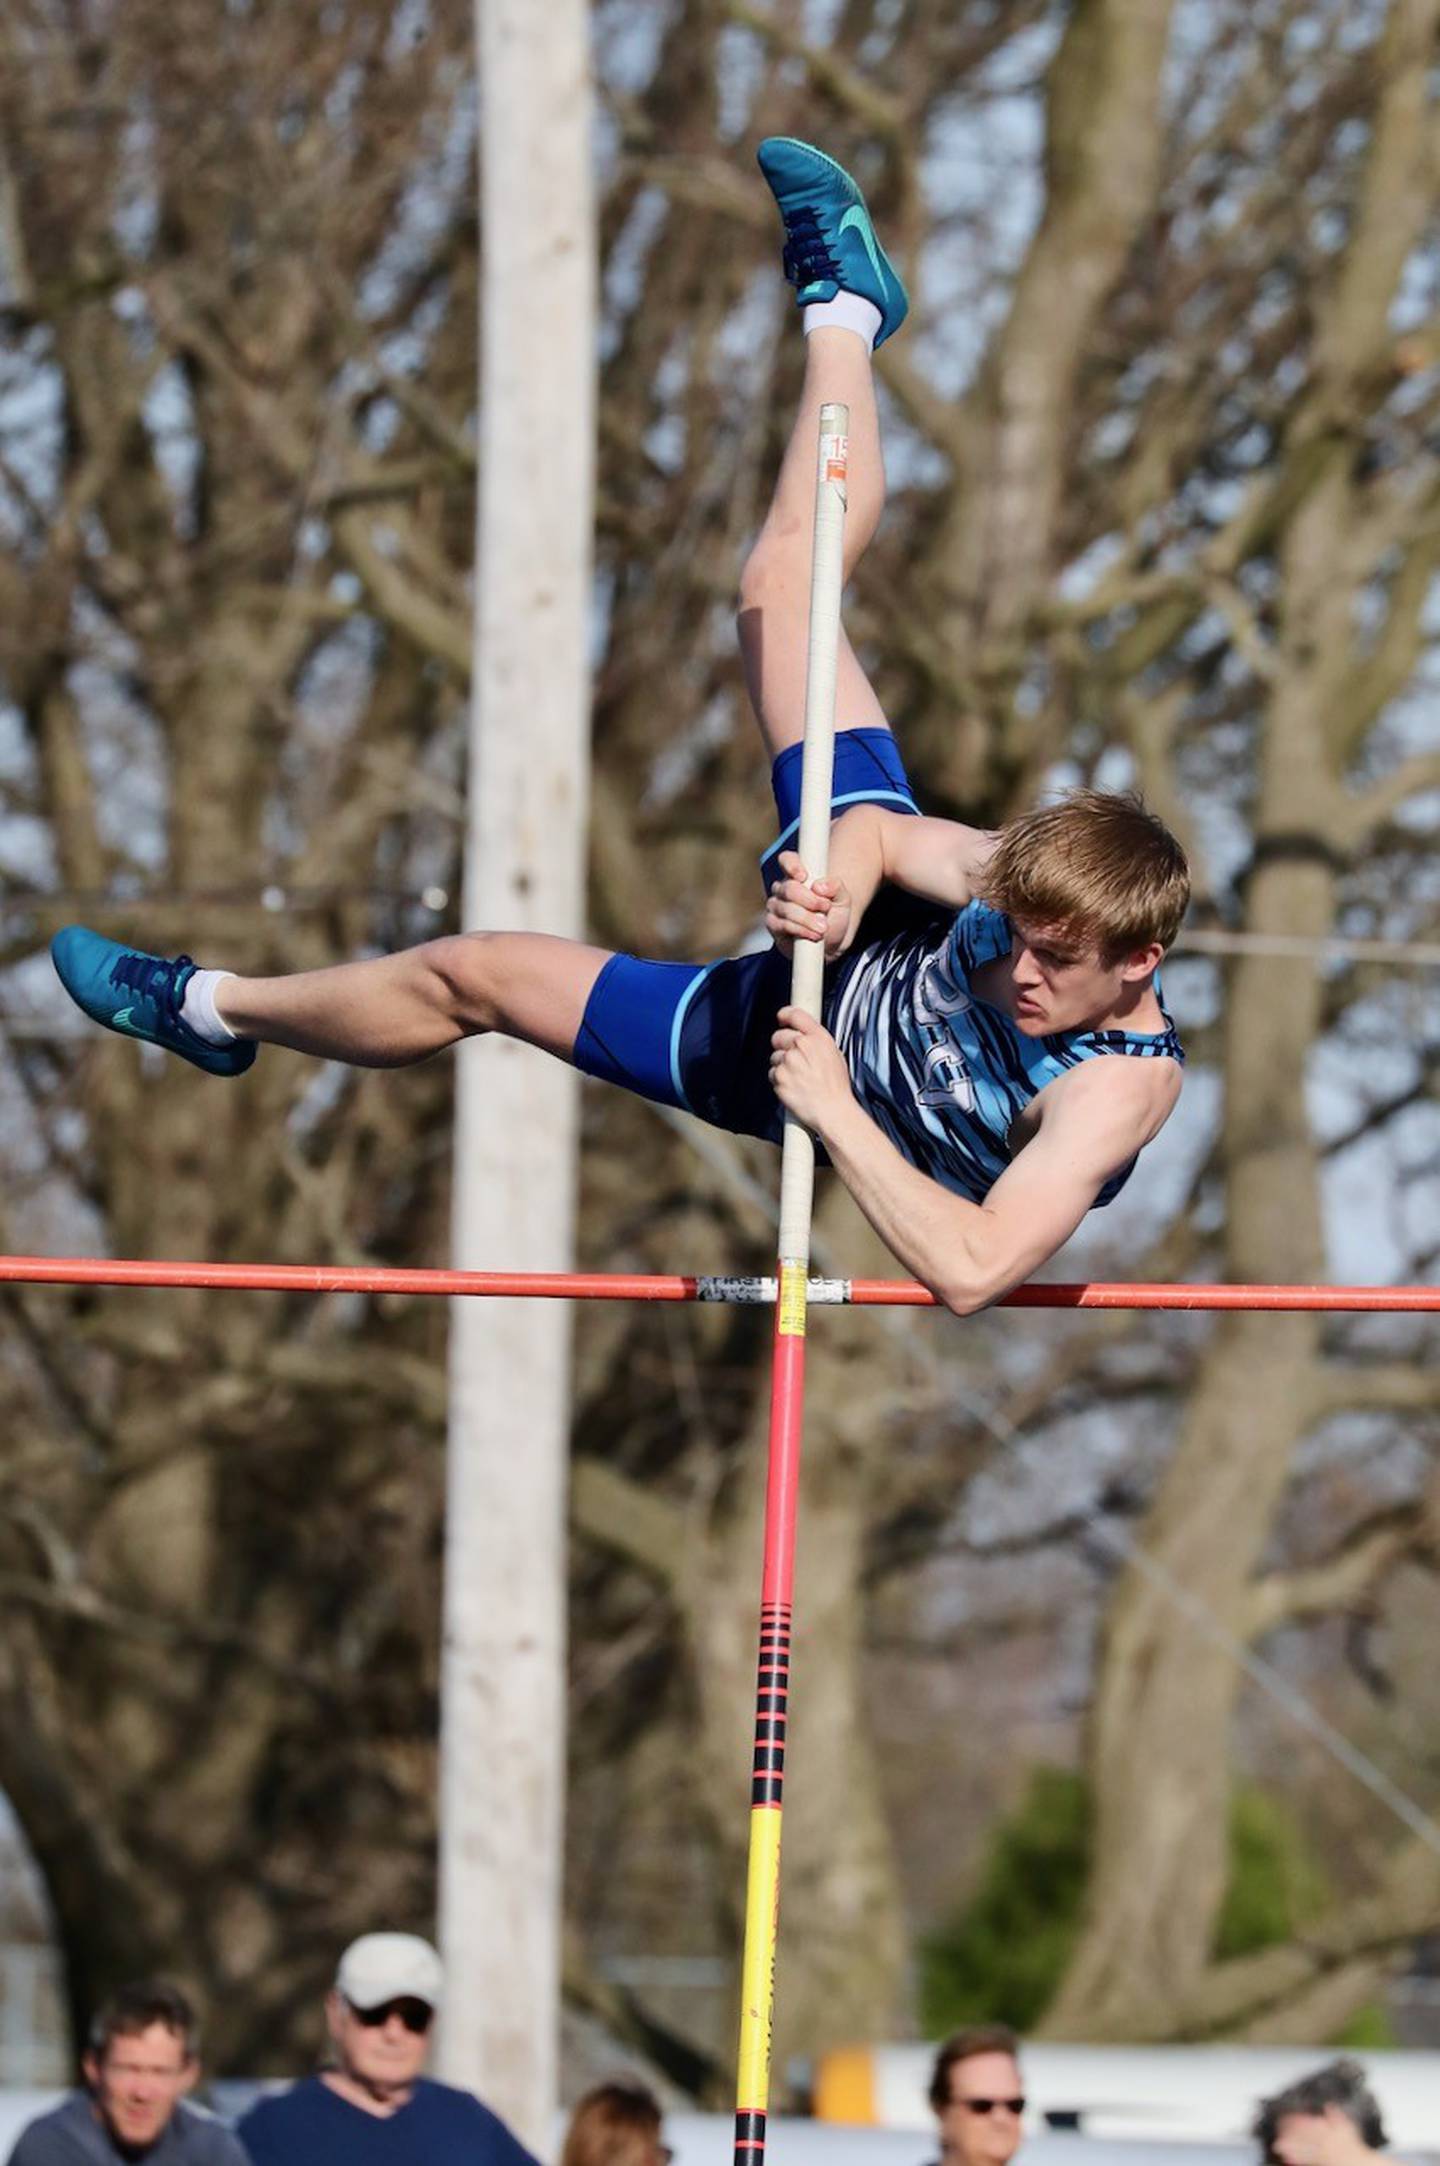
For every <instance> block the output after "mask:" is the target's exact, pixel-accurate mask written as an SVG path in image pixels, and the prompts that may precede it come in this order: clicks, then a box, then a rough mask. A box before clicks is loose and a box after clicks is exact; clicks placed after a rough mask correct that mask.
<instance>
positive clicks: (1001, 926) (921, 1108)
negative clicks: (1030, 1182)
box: [825, 902, 1185, 1203]
mask: <svg viewBox="0 0 1440 2166" xmlns="http://www.w3.org/2000/svg"><path fill="white" fill-rule="evenodd" d="M1010 946H1011V930H1010V920H1009V919H1008V918H1007V917H1005V916H1004V915H1003V914H1002V913H1001V912H1000V911H998V910H992V909H991V907H990V905H989V904H988V903H983V902H972V903H968V904H967V905H966V907H965V908H964V909H963V910H960V911H957V912H956V914H955V915H954V917H953V918H947V917H945V916H939V917H935V918H932V919H930V920H928V922H922V923H920V924H918V925H917V924H915V923H914V922H911V923H910V924H908V925H905V926H903V927H902V929H901V930H900V931H898V932H896V933H893V934H891V935H890V937H888V938H881V939H879V940H877V941H875V942H873V943H872V944H870V945H868V946H866V947H864V948H861V949H860V950H859V951H858V952H857V953H856V954H854V956H853V957H850V958H847V959H846V963H845V964H843V965H842V966H841V969H840V971H839V972H838V973H837V976H836V979H835V980H834V982H833V984H832V986H831V988H830V989H829V990H828V991H827V997H826V1012H825V1020H826V1023H827V1025H828V1026H829V1029H830V1031H831V1034H832V1035H833V1037H834V1039H835V1041H836V1043H837V1044H838V1046H839V1048H840V1050H841V1052H842V1053H843V1054H844V1056H845V1063H846V1066H847V1067H848V1068H849V1070H850V1080H851V1084H852V1086H853V1088H854V1091H855V1095H856V1097H857V1098H858V1099H859V1101H860V1103H861V1105H862V1106H864V1108H865V1110H866V1112H867V1113H868V1114H869V1115H870V1118H871V1119H872V1120H873V1121H874V1122H875V1123H876V1125H877V1127H879V1128H881V1129H882V1130H883V1131H884V1133H885V1134H886V1135H887V1136H888V1137H889V1138H890V1141H891V1142H892V1143H893V1144H894V1145H895V1147H896V1149H897V1150H898V1151H900V1152H901V1153H902V1155H903V1156H904V1157H906V1158H908V1159H909V1160H910V1163H911V1164H912V1165H914V1166H918V1167H919V1168H920V1170H921V1172H922V1173H928V1174H929V1175H930V1177H931V1179H932V1180H935V1181H938V1182H940V1184H941V1186H942V1187H944V1188H948V1189H952V1190H953V1191H954V1192H955V1194H956V1195H960V1196H965V1197H968V1198H969V1200H970V1201H971V1202H972V1203H979V1202H982V1201H983V1200H984V1198H985V1197H986V1196H987V1195H988V1194H989V1192H990V1190H991V1189H992V1188H993V1187H994V1185H995V1183H996V1181H998V1180H999V1178H1000V1176H1001V1174H1002V1173H1003V1172H1004V1171H1005V1168H1006V1167H1007V1166H1008V1165H1009V1163H1010V1159H1011V1155H1012V1153H1011V1147H1010V1131H1011V1129H1012V1127H1013V1126H1014V1124H1015V1122H1016V1120H1017V1119H1018V1118H1019V1116H1020V1115H1021V1114H1022V1113H1023V1112H1024V1110H1025V1108H1026V1107H1027V1106H1028V1105H1029V1103H1030V1101H1031V1099H1032V1098H1034V1097H1035V1096H1036V1095H1037V1094H1038V1093H1039V1092H1040V1091H1042V1090H1043V1089H1044V1088H1045V1085H1046V1084H1047V1083H1053V1082H1054V1080H1055V1078H1056V1076H1059V1075H1063V1074H1064V1073H1065V1071H1066V1069H1067V1068H1074V1067H1076V1066H1078V1065H1079V1063H1080V1062H1081V1061H1085V1060H1094V1059H1096V1058H1099V1057H1101V1056H1105V1055H1117V1054H1118V1055H1120V1056H1122V1057H1123V1056H1125V1055H1129V1056H1131V1057H1132V1058H1137V1059H1142V1060H1143V1059H1156V1058H1160V1057H1164V1058H1168V1059H1170V1060H1176V1061H1183V1060H1184V1058H1185V1055H1184V1052H1183V1050H1182V1048H1181V1045H1180V1040H1179V1038H1178V1037H1177V1036H1176V1034H1175V1026H1174V1024H1173V1023H1172V1022H1171V1020H1170V1017H1169V1015H1168V1013H1166V1011H1165V1009H1164V1006H1163V1004H1162V1007H1161V1013H1162V1015H1164V1016H1165V1029H1164V1030H1161V1031H1134V1030H1079V1031H1060V1032H1057V1033H1055V1034H1053V1035H1051V1036H1048V1037H1041V1038H1032V1037H1029V1036H1027V1035H1026V1033H1025V1032H1024V1031H1022V1030H1021V1029H1020V1028H1019V1027H1018V1026H1017V1025H1016V1024H1015V1023H1014V1022H1013V1021H1012V1020H1011V1018H1010V1017H1009V1016H1008V1015H1006V1014H1005V1013H1004V1011H1003V1010H1002V1009H1000V1008H997V1007H994V1006H992V1005H991V1003H990V1002H989V1001H986V1000H982V999H981V998H980V997H979V995H978V994H976V993H975V992H974V991H973V990H972V987H971V980H972V978H973V976H974V974H975V972H976V971H978V970H981V969H983V967H984V966H985V964H986V963H990V962H994V961H995V960H996V959H997V958H998V957H1000V956H1002V955H1008V954H1009V952H1010ZM1155 989H1156V993H1157V996H1158V994H1159V990H1160V981H1159V979H1158V978H1157V979H1156V981H1155ZM1134 1163H1135V1161H1134V1160H1133V1159H1131V1160H1130V1162H1129V1164H1128V1165H1125V1166H1121V1167H1119V1168H1118V1169H1117V1170H1116V1171H1115V1172H1114V1173H1113V1174H1111V1176H1110V1178H1109V1180H1108V1181H1107V1182H1106V1183H1105V1185H1104V1187H1103V1188H1102V1189H1101V1191H1100V1193H1099V1195H1098V1196H1097V1197H1096V1199H1095V1200H1096V1202H1097V1203H1109V1201H1110V1199H1111V1198H1112V1197H1113V1196H1116V1195H1118V1194H1119V1192H1120V1190H1121V1189H1122V1188H1123V1187H1124V1185H1125V1183H1126V1181H1127V1180H1128V1179H1129V1177H1130V1173H1131V1170H1132V1168H1133V1166H1134Z"/></svg>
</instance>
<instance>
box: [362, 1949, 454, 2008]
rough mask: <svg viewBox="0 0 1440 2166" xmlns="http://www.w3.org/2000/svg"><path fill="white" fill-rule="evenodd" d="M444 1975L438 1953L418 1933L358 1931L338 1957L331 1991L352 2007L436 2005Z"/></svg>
mask: <svg viewBox="0 0 1440 2166" xmlns="http://www.w3.org/2000/svg"><path fill="white" fill-rule="evenodd" d="M444 1977H445V1974H444V1972H443V1971H442V1970H441V1968H440V1958H439V1956H438V1955H437V1954H436V1953H435V1950H434V1949H433V1948H432V1947H431V1945H430V1943H429V1941H428V1940H421V1938H420V1936H419V1934H418V1933H362V1934H361V1935H360V1938H359V1939H358V1940H352V1941H351V1943H350V1945H349V1947H348V1948H347V1949H346V1950H345V1953H344V1954H343V1955H342V1956H341V1958H340V1967H339V1969H338V1970H337V1971H336V1973H335V1990H336V1992H337V1993H338V1994H339V1995H340V1996H341V1998H342V2000H347V2001H349V2003H350V2006H351V2007H352V2008H383V2007H384V2005H385V2003H386V2001H424V2003H425V2006H426V2007H427V2008H438V2007H439V2006H440V1989H441V1986H442V1984H443V1983H444Z"/></svg>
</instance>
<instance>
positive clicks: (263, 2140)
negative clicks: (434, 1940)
mask: <svg viewBox="0 0 1440 2166" xmlns="http://www.w3.org/2000/svg"><path fill="white" fill-rule="evenodd" d="M442 1977H443V1974H442V1972H441V1968H440V1958H439V1956H438V1955H437V1954H436V1953H435V1950H434V1949H433V1948H432V1947H431V1946H430V1943H429V1942H428V1941H425V1940H420V1939H419V1938H417V1936H416V1935H415V1934H413V1933H365V1934H362V1935H361V1937H360V1939H359V1940H356V1941H352V1942H351V1944H350V1946H349V1947H348V1948H347V1949H346V1950H345V1953H344V1954H343V1955H342V1956H341V1958H340V1967H339V1969H338V1970H337V1972H336V1974H335V1985H334V1988H333V1990H332V1991H331V1992H330V1993H329V1994H328V1995H327V1996H326V2000H325V2020H326V2024H327V2027H328V2030H329V2033H330V2045H331V2058H330V2061H329V2064H328V2065H327V2066H326V2067H324V2068H322V2069H321V2071H320V2073H319V2074H318V2075H315V2076H307V2077H306V2078H305V2079H304V2081H303V2082H300V2083H297V2084H295V2085H294V2086H293V2088H292V2089H290V2090H289V2091H286V2092H285V2093H284V2094H283V2095H282V2096H281V2097H278V2098H265V2099H262V2100H261V2101H260V2103H259V2104H258V2105H256V2106H252V2107H251V2109H250V2111H249V2113H247V2114H246V2115H245V2118H244V2119H243V2120H242V2121H241V2123H240V2127H239V2132H238V2133H239V2136H240V2140H241V2142H242V2143H243V2144H244V2146H245V2148H246V2150H247V2151H248V2153H249V2155H250V2158H251V2160H252V2161H253V2166H535V2162H534V2160H533V2159H532V2158H531V2156H530V2154H529V2152H528V2151H526V2150H525V2148H524V2146H523V2145H522V2144H521V2143H520V2142H519V2141H518V2140H517V2138H516V2137H514V2136H512V2134H511V2133H510V2131H509V2129H508V2128H507V2127H506V2126H505V2124H504V2122H503V2121H501V2120H500V2119H499V2118H498V2117H497V2116H496V2115H495V2114H493V2113H492V2112H491V2111H490V2109H489V2107H488V2106H482V2105H481V2103H480V2101H479V2099H478V2098H472V2096H471V2095H470V2093H469V2092H468V2091H457V2090H454V2089H452V2088H451V2086H450V2085H448V2084H444V2083H435V2082H432V2081H431V2080H430V2079H429V2078H428V2077H426V2076H424V2075H422V2074H421V2070H422V2069H423V2067H424V2065H425V2058H426V2054H427V2053H428V2051H429V2045H430V2031H431V2027H432V2025H433V2023H434V2020H435V2012H436V2010H437V2009H438V2007H439V2005H440V1993H441V1986H442Z"/></svg>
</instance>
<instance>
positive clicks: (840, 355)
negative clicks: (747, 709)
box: [740, 136, 909, 762]
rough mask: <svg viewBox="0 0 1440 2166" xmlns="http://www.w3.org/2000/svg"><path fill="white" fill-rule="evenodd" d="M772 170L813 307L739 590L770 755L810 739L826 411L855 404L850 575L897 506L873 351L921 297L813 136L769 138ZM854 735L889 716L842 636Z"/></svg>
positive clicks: (807, 306)
mask: <svg viewBox="0 0 1440 2166" xmlns="http://www.w3.org/2000/svg"><path fill="white" fill-rule="evenodd" d="M758 156H759V160H760V170H761V171H762V172H763V174H764V175H765V179H766V181H767V182H768V184H769V186H770V189H771V192H772V194H773V195H774V197H775V202H776V205H777V207H778V209H779V212H780V216H781V220H782V222H783V224H784V228H785V253H784V271H785V276H786V278H787V279H788V280H789V281H790V284H791V285H792V286H793V287H794V288H795V298H796V300H797V302H798V303H799V304H800V306H801V308H802V310H803V311H804V326H805V331H806V334H807V336H806V365H805V385H804V390H803V392H802V394H801V400H800V411H799V413H798V414H797V416H796V419H795V425H794V428H793V429H792V431H791V435H790V441H789V444H788V446H787V448H786V452H785V456H784V459H783V460H782V462H781V467H780V478H779V480H778V482H777V483H776V488H775V496H774V500H773V502H772V504H771V506H770V511H769V515H768V516H767V518H766V520H765V524H764V526H763V527H762V528H761V530H760V535H759V538H758V540H757V541H756V543H755V547H754V548H753V550H752V551H751V553H750V558H749V562H748V563H747V564H746V566H745V570H744V573H743V575H742V578H741V584H740V646H741V652H742V654H743V657H744V662H745V675H746V681H747V683H748V686H749V691H750V700H751V704H752V706H753V707H754V709H755V714H756V717H757V719H758V721H759V724H760V729H761V733H762V735H763V736H764V738H765V742H766V747H767V749H768V751H769V753H770V757H771V760H772V762H773V761H774V760H775V758H776V757H777V756H778V754H780V753H781V752H783V751H784V750H785V749H786V747H787V746H789V745H793V744H796V743H798V742H799V741H800V739H801V738H802V737H803V735H804V727H805V675H806V653H807V647H808V637H807V634H808V627H809V615H810V556H811V544H812V536H813V528H814V519H815V455H816V449H817V445H818V439H819V421H820V408H821V407H822V405H824V404H825V403H826V402H827V401H832V400H833V401H837V402H839V403H840V404H842V405H844V406H847V407H848V408H849V410H850V419H849V436H850V458H849V483H848V488H847V503H846V519H845V575H846V577H847V578H848V577H849V575H850V573H851V572H852V571H853V570H854V568H855V566H856V564H857V563H858V562H859V560H860V557H861V555H862V554H863V552H864V550H865V547H866V544H867V543H868V542H869V540H870V537H871V535H872V534H873V533H874V531H875V527H876V524H877V522H878V521H879V517H880V512H881V509H882V507H883V505H884V501H885V468H884V463H883V461H882V458H881V452H880V424H879V418H878V416H877V414H876V410H875V385H874V379H873V376H872V373H871V361H870V349H871V347H872V345H876V346H878V345H881V344H883V343H884V341H885V340H886V339H887V338H890V337H891V336H893V334H894V333H895V332H896V331H898V330H899V328H900V326H901V324H902V323H903V322H904V321H905V315H906V311H907V309H908V308H909V301H908V299H907V298H906V293H905V287H904V284H903V282H902V280H901V279H900V277H899V274H898V273H897V272H896V269H895V266H894V265H893V263H891V261H890V259H889V257H888V256H887V255H886V254H885V251H884V249H883V248H882V247H881V246H880V243H879V242H878V241H877V239H876V238H875V230H874V227H873V226H872V225H871V223H870V213H869V211H868V209H867V208H866V205H865V198H864V197H863V196H862V194H861V193H860V190H859V188H858V187H857V185H856V183H855V182H854V180H852V178H851V177H850V175H849V174H848V173H847V172H846V171H845V169H844V167H843V166H839V165H837V164H836V163H835V161H834V159H833V158H829V157H827V156H826V155H825V153H824V152H823V151H821V150H817V149H816V148H815V147H814V145H813V144H809V143H798V142H796V141H795V140H794V139H793V138H792V137H789V136H769V137H767V138H766V140H765V141H764V142H763V143H762V144H761V145H760V147H759V152H758ZM835 719H836V723H837V725H838V726H839V728H840V729H842V730H857V729H867V728H868V729H884V728H885V726H886V725H885V717H884V715H883V714H882V713H881V711H880V707H879V703H878V701H877V700H876V698H875V695H874V693H873V691H872V690H871V688H870V685H869V682H868V681H867V679H866V676H865V673H864V671H863V670H862V669H861V667H860V664H859V662H858V661H857V660H856V657H855V653H854V650H853V648H852V647H851V645H850V643H849V641H848V639H846V637H845V635H844V633H843V632H842V634H841V637H840V651H839V657H838V667H837V674H836V686H835Z"/></svg>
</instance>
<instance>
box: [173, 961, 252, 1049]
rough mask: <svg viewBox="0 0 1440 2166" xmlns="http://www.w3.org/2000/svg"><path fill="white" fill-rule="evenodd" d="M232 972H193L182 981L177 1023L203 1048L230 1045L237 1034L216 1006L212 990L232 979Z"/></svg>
mask: <svg viewBox="0 0 1440 2166" xmlns="http://www.w3.org/2000/svg"><path fill="white" fill-rule="evenodd" d="M234 975H235V973H234V971H233V970H195V971H192V972H191V974H190V976H189V977H188V978H187V979H186V980H185V991H184V994H183V996H182V998H181V1001H180V1020H181V1022H182V1023H188V1024H189V1025H190V1028H191V1029H192V1030H193V1031H194V1033H195V1035H196V1037H197V1038H199V1039H200V1040H202V1042H203V1043H204V1044H206V1045H233V1044H234V1042H235V1039H236V1037H237V1035H238V1033H237V1032H235V1031H233V1030H232V1029H231V1028H230V1025H229V1024H228V1023H227V1022H226V1021H225V1018H224V1017H223V1016H222V1015H221V1013H220V1010H219V1009H218V1008H217V1007H216V1005H215V988H216V986H217V985H223V984H224V982H225V980H226V979H227V978H233V977H234Z"/></svg>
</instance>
